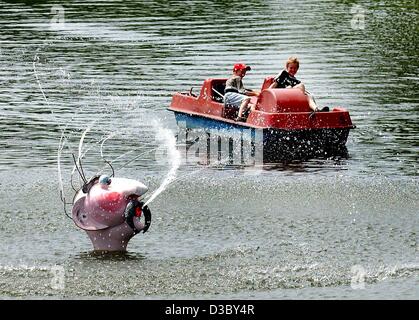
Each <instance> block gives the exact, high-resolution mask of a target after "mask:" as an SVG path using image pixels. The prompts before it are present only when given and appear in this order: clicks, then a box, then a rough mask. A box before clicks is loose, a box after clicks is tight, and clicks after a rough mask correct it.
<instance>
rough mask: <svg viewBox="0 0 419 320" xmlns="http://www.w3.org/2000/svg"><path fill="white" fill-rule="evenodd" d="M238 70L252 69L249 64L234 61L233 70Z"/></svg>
mask: <svg viewBox="0 0 419 320" xmlns="http://www.w3.org/2000/svg"><path fill="white" fill-rule="evenodd" d="M239 70H246V71H249V70H252V68H251V67H250V66H246V65H245V64H244V63H236V64H235V65H234V67H233V71H239Z"/></svg>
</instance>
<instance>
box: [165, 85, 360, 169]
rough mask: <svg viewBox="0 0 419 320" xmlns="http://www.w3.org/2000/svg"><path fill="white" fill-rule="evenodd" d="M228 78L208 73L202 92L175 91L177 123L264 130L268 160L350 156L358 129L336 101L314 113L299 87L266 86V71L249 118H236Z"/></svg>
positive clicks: (195, 126) (172, 104)
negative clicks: (226, 97) (227, 96)
mask: <svg viewBox="0 0 419 320" xmlns="http://www.w3.org/2000/svg"><path fill="white" fill-rule="evenodd" d="M226 80H227V79H211V78H210V79H206V80H205V81H204V83H203V85H202V87H201V90H200V93H199V95H196V94H194V93H193V90H192V89H193V88H191V90H190V91H189V92H177V93H175V94H174V95H173V97H172V102H171V105H170V107H169V108H168V110H170V111H173V112H174V113H175V117H176V121H177V124H178V126H179V127H183V128H185V129H194V128H200V129H202V128H204V129H209V130H210V129H223V131H224V132H226V130H227V132H228V131H229V130H245V129H249V130H252V131H254V130H260V131H261V132H262V136H263V157H264V161H269V162H270V161H275V160H283V159H301V158H310V157H313V156H326V157H329V156H333V155H340V156H346V155H347V149H346V141H347V138H348V135H349V130H350V129H354V128H355V126H354V125H353V124H352V121H351V117H350V115H349V112H348V111H347V110H346V109H344V108H342V107H333V108H331V110H330V111H329V112H316V113H314V114H312V111H311V109H310V107H309V103H308V97H307V96H306V95H305V94H304V93H303V92H301V91H300V90H297V89H268V88H269V86H270V84H271V83H272V81H273V77H267V78H266V79H265V81H264V83H263V85H262V90H261V94H260V95H259V97H252V98H251V99H252V100H251V102H252V103H255V104H256V108H255V110H254V111H252V112H250V114H248V116H247V119H246V121H245V122H236V121H235V120H234V119H235V118H236V117H237V113H238V109H237V108H234V107H231V106H228V105H226V106H225V105H224V103H223V94H224V88H225V83H226ZM225 129H226V130H225Z"/></svg>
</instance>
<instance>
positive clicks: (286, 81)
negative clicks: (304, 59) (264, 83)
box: [269, 57, 329, 112]
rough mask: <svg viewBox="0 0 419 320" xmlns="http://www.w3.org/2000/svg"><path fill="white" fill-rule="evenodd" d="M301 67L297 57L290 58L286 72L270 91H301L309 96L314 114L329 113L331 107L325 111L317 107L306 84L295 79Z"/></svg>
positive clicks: (279, 76) (280, 75) (278, 76)
mask: <svg viewBox="0 0 419 320" xmlns="http://www.w3.org/2000/svg"><path fill="white" fill-rule="evenodd" d="M299 67H300V61H298V58H296V57H290V58H288V60H287V62H286V64H285V70H283V71H282V72H281V73H280V74H278V75H277V76H276V77H275V78H274V82H273V83H272V84H271V85H270V87H269V89H274V88H295V89H300V90H301V91H302V92H304V94H306V95H307V96H308V104H309V106H310V109H311V110H313V112H318V111H329V107H324V108H323V109H320V108H319V107H318V106H317V104H316V102H315V101H314V99H313V97H312V96H311V95H310V94H309V93H308V92H307V91H306V88H305V86H304V84H303V83H302V82H301V81H300V80H298V79H297V78H296V77H295V74H296V73H297V71H298V68H299Z"/></svg>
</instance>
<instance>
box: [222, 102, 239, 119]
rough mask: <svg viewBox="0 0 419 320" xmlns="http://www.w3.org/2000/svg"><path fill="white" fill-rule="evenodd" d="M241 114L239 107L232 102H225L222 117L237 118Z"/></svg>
mask: <svg viewBox="0 0 419 320" xmlns="http://www.w3.org/2000/svg"><path fill="white" fill-rule="evenodd" d="M238 114H239V108H237V107H236V106H233V105H231V104H225V105H224V108H223V114H222V117H223V118H226V119H232V120H234V119H236V118H237V116H238Z"/></svg>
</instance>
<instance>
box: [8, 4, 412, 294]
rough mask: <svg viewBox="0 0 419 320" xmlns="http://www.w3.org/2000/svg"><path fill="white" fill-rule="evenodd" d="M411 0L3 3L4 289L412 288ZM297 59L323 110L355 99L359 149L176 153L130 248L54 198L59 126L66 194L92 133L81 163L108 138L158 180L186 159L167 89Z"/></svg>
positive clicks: (273, 69)
mask: <svg viewBox="0 0 419 320" xmlns="http://www.w3.org/2000/svg"><path fill="white" fill-rule="evenodd" d="M418 13H419V9H418V6H417V1H407V0H403V1H397V3H395V2H393V1H379V2H375V1H374V2H373V1H359V3H358V6H354V4H353V2H352V1H331V0H329V1H322V2H321V3H319V2H318V1H314V0H313V1H310V0H305V1H298V2H296V1H256V0H253V1H246V2H241V1H124V2H119V1H106V2H105V1H102V2H100V1H85V2H83V3H81V2H76V1H60V2H58V1H56V2H54V1H48V2H44V1H21V2H19V1H18V2H16V1H13V2H12V1H10V2H9V1H0V110H1V114H0V146H1V151H2V152H1V155H0V200H1V204H0V212H1V214H0V252H1V255H0V283H1V285H0V296H1V297H2V298H26V297H35V298H45V297H57V298H136V299H153V298H163V299H164V298H171V299H181V298H191V299H206V298H209V299H211V298H217V299H223V298H242V299H246V298H251V299H259V298H260V299H278V298H286V299H295V298H297V299H336V298H339V299H357V298H362V299H387V298H396V299H402V298H404V299H418V298H419V278H418V275H419V255H418V251H419V245H418V235H419V214H418V208H419V193H418V190H419V188H418V186H419V180H418V156H419V143H418V141H419V104H418V102H419V93H418V92H419V91H418V89H419V81H418V80H419V77H418V71H419V57H418V53H419V48H418V45H419V41H418V36H417V35H418V32H417V30H418V21H419V19H418ZM291 55H296V56H298V57H299V59H300V61H301V65H300V70H299V72H298V74H297V77H298V78H299V79H301V80H303V81H304V83H305V84H306V87H307V88H308V90H309V91H310V92H312V93H313V94H314V96H315V97H316V101H317V102H318V103H319V104H320V105H327V106H342V107H345V108H346V109H348V110H349V112H350V115H351V118H352V121H353V123H354V124H355V125H356V129H355V130H351V132H350V135H349V138H348V142H347V148H348V152H349V158H348V159H312V160H309V161H301V162H292V163H279V164H276V165H265V166H263V167H257V168H256V167H255V168H238V167H236V168H234V167H233V168H231V167H223V166H202V165H199V164H188V165H186V164H185V163H184V162H182V163H181V165H180V167H179V168H178V170H177V171H176V179H175V180H174V181H173V182H172V183H170V184H169V185H168V186H167V188H166V189H165V190H164V191H163V192H162V193H160V194H159V195H158V196H157V197H156V198H155V200H153V201H152V203H151V204H150V208H151V210H152V213H153V222H152V226H151V228H150V230H149V232H147V233H146V234H144V235H143V234H140V235H138V236H136V237H135V238H134V239H132V240H131V242H130V245H129V247H128V253H127V254H119V255H98V254H95V253H93V252H92V251H91V250H92V247H91V243H90V241H89V240H88V238H87V235H86V234H85V233H84V232H83V231H82V230H80V229H78V228H77V227H76V226H75V225H74V223H73V222H72V221H70V220H69V219H68V218H66V217H65V214H64V211H63V206H62V203H61V201H60V195H59V191H60V185H59V181H60V179H59V177H60V176H59V174H58V170H57V155H58V149H59V147H61V146H62V145H61V144H60V138H61V136H62V133H63V132H64V134H63V137H64V138H65V144H64V146H63V149H62V154H61V157H60V159H61V161H60V163H61V171H62V181H63V187H64V191H65V196H66V198H67V200H68V201H70V200H71V199H72V189H71V186H70V175H71V170H72V157H71V154H72V153H75V154H77V151H78V146H79V141H80V138H81V136H82V133H83V131H84V130H86V129H87V128H90V131H89V132H87V135H86V138H85V141H84V145H83V152H85V156H84V160H83V161H84V162H83V165H84V169H85V171H86V174H87V175H88V176H91V175H92V174H94V173H95V172H97V171H98V170H99V169H101V168H103V160H102V158H101V151H102V155H103V156H104V157H105V158H106V159H109V160H112V161H113V165H114V168H115V172H116V175H117V176H121V177H127V178H133V179H138V180H140V181H142V182H143V183H145V184H146V185H148V186H149V187H150V193H152V192H153V191H155V190H156V189H158V188H159V186H160V185H161V184H162V182H163V181H164V180H165V178H166V177H167V174H168V172H170V170H171V168H173V166H174V164H173V159H172V158H171V156H170V152H167V149H168V148H169V147H170V141H169V140H168V139H163V138H162V132H167V130H170V132H171V135H173V136H175V135H176V133H177V127H176V122H175V120H174V116H173V114H172V113H171V112H169V111H167V110H166V108H167V107H168V106H169V104H170V101H171V96H172V94H173V93H174V92H176V91H186V90H189V89H190V87H191V86H194V87H199V86H200V85H201V84H202V82H203V80H204V79H205V78H208V77H228V76H229V74H230V72H231V70H230V69H231V67H232V65H233V64H234V63H236V62H239V61H240V62H245V63H247V64H249V65H251V66H252V71H250V72H249V73H248V74H247V75H246V77H245V79H244V82H245V85H246V86H247V87H250V88H259V87H260V86H261V84H262V82H263V79H264V78H265V77H266V76H269V75H274V74H277V73H278V72H279V71H280V70H281V69H282V68H283V67H284V62H285V60H286V59H287V58H288V57H289V56H291ZM196 90H197V89H196ZM104 139H107V140H106V141H105V142H104V143H103V141H104ZM102 143H103V144H102ZM101 146H102V148H101ZM105 170H107V169H105ZM76 180H77V179H76ZM53 267H55V268H56V269H53ZM54 272H55V273H54ZM57 274H58V275H64V276H63V277H61V278H59V279H64V280H63V282H62V283H61V282H60V283H59V285H54V283H53V281H56V280H57V279H56V278H54V275H57ZM51 281H52V282H51ZM60 281H61V280H60Z"/></svg>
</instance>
